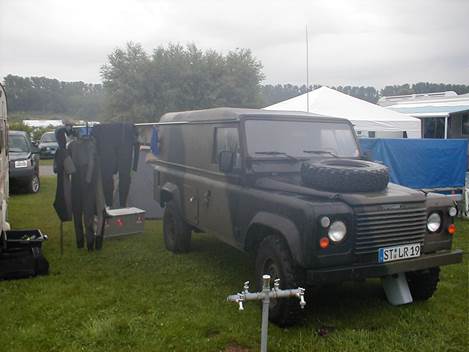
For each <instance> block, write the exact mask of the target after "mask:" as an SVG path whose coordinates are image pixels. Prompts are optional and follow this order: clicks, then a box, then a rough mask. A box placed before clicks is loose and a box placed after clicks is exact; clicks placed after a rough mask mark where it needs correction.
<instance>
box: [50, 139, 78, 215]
mask: <svg viewBox="0 0 469 352" xmlns="http://www.w3.org/2000/svg"><path fill="white" fill-rule="evenodd" d="M54 172H55V173H56V174H57V186H56V189H55V199H54V209H55V212H56V213H57V216H58V217H59V219H60V221H62V222H65V221H71V220H72V200H71V193H72V186H71V183H70V175H71V174H73V173H74V172H75V167H74V165H73V162H72V160H71V158H70V156H69V154H68V151H67V150H66V149H62V148H59V149H57V151H56V152H55V155H54Z"/></svg>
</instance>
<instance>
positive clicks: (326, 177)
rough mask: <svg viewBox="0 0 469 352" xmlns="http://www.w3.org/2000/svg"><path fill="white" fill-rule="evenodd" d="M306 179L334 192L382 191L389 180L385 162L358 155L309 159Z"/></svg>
mask: <svg viewBox="0 0 469 352" xmlns="http://www.w3.org/2000/svg"><path fill="white" fill-rule="evenodd" d="M301 179H302V181H303V183H304V184H305V185H306V186H308V187H312V188H315V189H320V190H325V191H332V192H342V193H351V192H379V191H382V190H384V189H385V188H386V187H387V185H388V183H389V173H388V168H387V167H386V166H384V165H381V164H377V163H373V162H370V161H365V160H357V159H322V160H308V161H306V162H304V163H303V164H302V166H301Z"/></svg>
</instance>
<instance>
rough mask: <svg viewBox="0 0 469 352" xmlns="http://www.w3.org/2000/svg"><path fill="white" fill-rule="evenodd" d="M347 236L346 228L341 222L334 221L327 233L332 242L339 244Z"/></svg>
mask: <svg viewBox="0 0 469 352" xmlns="http://www.w3.org/2000/svg"><path fill="white" fill-rule="evenodd" d="M346 234H347V227H346V226H345V224H344V223H343V222H342V221H334V222H333V223H332V225H331V227H329V232H328V233H327V235H328V236H329V238H330V239H331V241H332V242H340V241H342V240H343V239H344V237H345V235H346Z"/></svg>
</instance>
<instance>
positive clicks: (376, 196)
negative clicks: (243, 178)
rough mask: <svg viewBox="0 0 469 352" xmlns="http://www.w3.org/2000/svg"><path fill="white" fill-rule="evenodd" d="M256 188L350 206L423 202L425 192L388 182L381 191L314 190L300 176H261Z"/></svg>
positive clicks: (256, 182)
mask: <svg viewBox="0 0 469 352" xmlns="http://www.w3.org/2000/svg"><path fill="white" fill-rule="evenodd" d="M255 186H256V188H261V189H265V190H269V191H278V192H282V193H292V194H300V195H305V196H312V197H315V198H326V199H329V200H341V201H343V202H345V203H347V204H348V205H350V206H362V205H372V204H387V203H410V202H424V201H425V193H424V192H422V191H417V190H414V189H411V188H407V187H403V186H400V185H396V184H394V183H389V184H388V187H387V188H386V189H385V190H383V191H382V192H366V193H335V192H328V191H321V190H316V189H313V188H310V187H306V186H304V185H302V184H301V181H300V177H282V176H273V177H261V178H258V179H257V180H256V181H255Z"/></svg>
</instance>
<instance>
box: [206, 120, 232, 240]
mask: <svg viewBox="0 0 469 352" xmlns="http://www.w3.org/2000/svg"><path fill="white" fill-rule="evenodd" d="M226 151H228V152H231V153H233V156H234V159H233V167H232V169H231V170H230V171H228V172H224V171H221V170H220V160H219V158H220V153H221V152H226ZM210 174H211V175H210V177H209V178H207V182H204V183H203V184H202V185H201V187H200V189H199V197H200V202H199V214H200V224H201V227H202V228H206V229H209V230H210V231H213V232H214V234H215V235H216V236H217V237H219V238H220V239H221V240H223V241H225V242H227V243H230V244H233V245H235V244H236V242H237V237H238V233H239V227H238V224H237V220H238V204H239V193H240V180H241V150H240V142H239V124H236V123H234V124H226V123H225V124H219V125H215V126H214V127H213V151H212V164H211V168H210Z"/></svg>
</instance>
